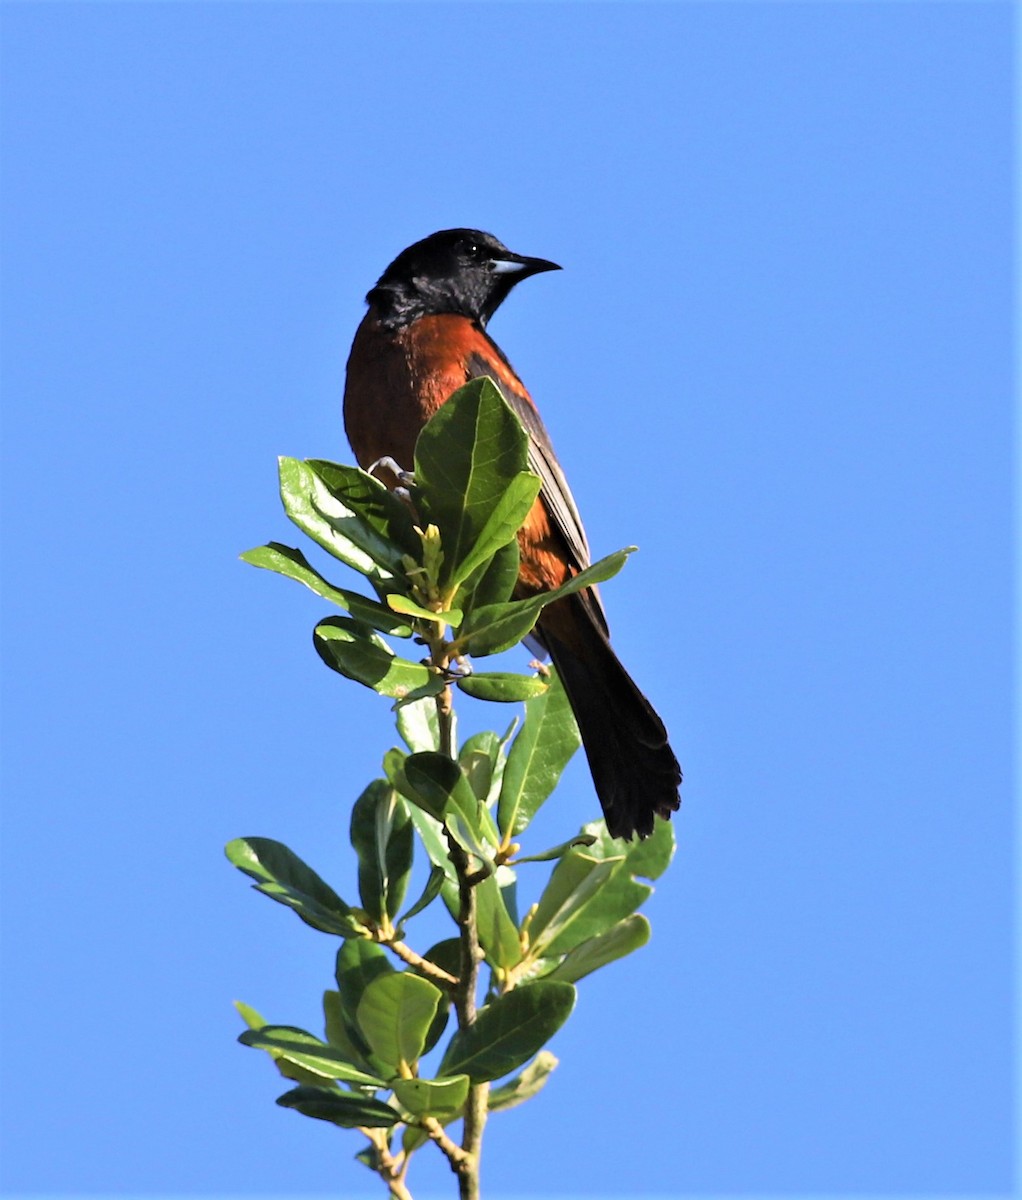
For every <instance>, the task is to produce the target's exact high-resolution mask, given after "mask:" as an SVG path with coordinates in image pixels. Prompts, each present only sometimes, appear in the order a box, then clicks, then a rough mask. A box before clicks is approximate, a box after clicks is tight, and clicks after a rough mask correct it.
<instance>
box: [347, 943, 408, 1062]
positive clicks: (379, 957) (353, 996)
mask: <svg viewBox="0 0 1022 1200" xmlns="http://www.w3.org/2000/svg"><path fill="white" fill-rule="evenodd" d="M394 973H395V972H394V968H393V966H391V962H390V959H389V958H388V957H387V955H386V953H385V951H384V950H383V947H382V946H378V945H377V944H376V943H375V942H367V941H365V940H363V939H361V938H360V939H357V940H356V939H354V938H352V939H349V940H348V941H346V942H345V943H344V945H343V946H341V948H340V950H338V951H337V962H336V965H335V967H334V976H335V978H336V979H337V987H338V988H339V989H340V995H341V1013H342V1015H343V1017H344V1020H345V1021H346V1022H347V1024H348V1027H349V1029H352V1030H354V1031H356V1033H357V1031H358V1006H359V1004H360V1003H361V1002H362V997H363V995H364V994H365V990H366V988H367V987H368V986H369V985H370V984H371V983H372V982H373V981H374V980H375V979H379V978H380V976H381V975H392V974H394ZM359 1040H361V1034H359ZM366 1051H368V1046H366Z"/></svg>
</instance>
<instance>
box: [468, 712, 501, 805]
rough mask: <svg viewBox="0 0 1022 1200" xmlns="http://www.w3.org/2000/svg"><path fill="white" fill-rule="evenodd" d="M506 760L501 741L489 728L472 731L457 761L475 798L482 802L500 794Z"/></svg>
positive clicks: (486, 801)
mask: <svg viewBox="0 0 1022 1200" xmlns="http://www.w3.org/2000/svg"><path fill="white" fill-rule="evenodd" d="M506 761H507V760H506V758H505V755H504V747H503V743H502V742H501V740H500V738H499V737H498V736H497V735H496V734H495V733H494V732H493V731H492V730H491V729H487V730H485V731H484V732H482V733H474V734H473V735H472V736H471V737H470V738H469V739H468V741H467V742H466V743H465V744H464V746H462V748H461V751H460V753H459V754H458V762H459V763H460V764H461V769H462V770H463V771H464V772H465V778H466V779H467V780H468V783H469V787H471V789H472V791H473V793H474V794H475V797H476V799H477V800H479V801H481V802H482V803H483V804H488V803H490V802H491V801H492V800H494V799H496V797H497V796H498V795H499V794H500V781H501V779H502V778H503V775H504V764H505V762H506Z"/></svg>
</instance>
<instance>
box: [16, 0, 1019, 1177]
mask: <svg viewBox="0 0 1022 1200" xmlns="http://www.w3.org/2000/svg"><path fill="white" fill-rule="evenodd" d="M3 23H4V46H3V53H4V60H5V61H4V64H3V68H4V77H5V79H4V97H3V100H4V106H3V107H4V112H3V119H4V147H3V149H4V175H5V189H4V205H5V209H4V233H5V242H6V249H5V262H4V273H3V284H4V305H5V308H4V389H3V400H4V439H5V441H4V452H5V463H4V477H3V486H4V491H5V504H6V512H5V534H6V537H5V552H4V560H3V565H4V580H3V582H4V605H5V607H4V637H5V652H4V660H5V661H4V668H5V674H6V690H5V696H4V739H5V755H4V775H5V780H4V806H3V822H4V825H3V830H4V837H3V852H4V865H3V888H4V892H3V918H4V954H5V959H4V985H5V986H4V1018H3V1042H4V1046H3V1050H4V1066H5V1081H4V1089H3V1090H4V1102H5V1106H6V1107H5V1115H4V1125H3V1136H4V1143H5V1152H4V1161H3V1172H4V1174H3V1186H4V1188H5V1189H6V1193H7V1194H10V1195H13V1194H16V1193H20V1192H33V1191H36V1192H44V1191H48V1192H54V1193H61V1192H67V1193H73V1192H89V1193H94V1194H103V1195H116V1194H118V1193H143V1192H159V1193H202V1192H205V1193H214V1194H225V1193H234V1194H238V1193H252V1194H258V1193H260V1192H266V1193H269V1192H273V1193H277V1194H281V1193H288V1192H291V1193H313V1192H322V1193H325V1192H334V1193H341V1194H345V1195H352V1194H354V1193H359V1194H364V1195H376V1194H378V1192H379V1191H380V1189H379V1186H378V1182H377V1181H376V1180H374V1179H372V1178H371V1177H370V1176H369V1175H368V1173H366V1172H365V1171H364V1168H362V1167H360V1166H358V1165H357V1164H355V1163H353V1162H352V1161H351V1155H352V1154H353V1153H354V1150H355V1149H356V1142H357V1138H355V1137H353V1136H350V1135H345V1134H343V1133H341V1132H336V1133H335V1132H334V1131H333V1130H332V1129H331V1128H330V1127H328V1126H325V1125H321V1124H319V1123H317V1122H312V1121H307V1120H305V1119H303V1118H300V1117H298V1116H297V1115H295V1114H293V1113H288V1112H283V1111H281V1110H279V1109H276V1108H275V1107H274V1105H273V1102H272V1101H273V1097H274V1096H275V1095H276V1094H277V1093H278V1091H279V1090H281V1089H280V1086H279V1081H278V1080H277V1078H276V1076H275V1075H274V1073H273V1072H272V1071H271V1070H270V1068H269V1067H268V1065H267V1064H266V1062H265V1061H264V1060H263V1059H262V1058H261V1057H260V1056H258V1055H256V1054H255V1053H254V1052H253V1051H250V1050H245V1049H242V1048H241V1047H239V1046H237V1045H236V1044H235V1042H234V1038H235V1035H236V1034H237V1033H238V1031H239V1023H238V1021H237V1018H236V1017H235V1015H234V1013H233V1011H232V1009H231V1007H230V1001H231V1000H232V999H233V998H235V997H238V998H242V999H244V1000H246V1001H247V1002H248V1003H250V1004H252V1005H255V1006H256V1007H257V1008H259V1009H260V1010H262V1011H263V1012H264V1013H266V1014H267V1015H268V1016H269V1017H270V1018H271V1019H273V1020H276V1021H281V1022H287V1023H295V1024H300V1025H302V1024H304V1025H315V1024H316V1021H317V1016H316V1002H317V997H318V995H319V993H320V991H321V990H322V988H323V987H325V986H327V985H328V984H329V981H330V976H331V968H332V943H331V942H330V940H329V939H327V938H325V937H323V936H322V935H318V934H315V933H313V932H312V931H311V930H308V929H306V928H305V927H304V926H301V925H300V924H299V923H298V922H297V921H295V920H294V919H293V918H292V917H291V916H290V914H288V913H287V912H285V911H284V910H283V909H280V908H276V907H274V906H272V905H270V904H269V903H267V902H266V901H264V900H263V899H261V898H260V897H257V896H254V895H253V894H251V893H250V892H248V891H247V889H246V887H245V884H244V881H243V880H242V878H241V877H240V876H238V875H237V874H236V873H235V872H234V871H233V870H232V869H231V868H229V867H228V865H227V863H226V861H225V860H224V859H223V857H222V853H221V847H222V845H223V843H224V842H226V841H227V840H228V839H229V838H232V837H234V836H238V835H243V834H263V835H268V836H274V837H278V838H280V839H282V840H284V841H286V842H288V843H289V844H291V845H292V846H293V847H294V848H295V849H296V850H297V851H299V852H300V853H302V854H303V855H305V856H306V857H307V858H309V859H311V860H312V861H313V862H314V863H315V864H316V865H317V866H318V867H319V868H320V870H321V871H322V872H323V873H324V874H326V875H328V876H329V877H330V878H332V879H334V880H336V881H337V882H338V884H339V886H340V887H341V888H342V890H343V889H344V888H345V885H346V883H347V881H348V880H350V877H351V861H350V854H349V851H348V848H347V838H346V828H347V814H348V809H349V807H350V804H351V802H352V800H353V799H354V797H355V796H356V795H357V794H358V792H359V791H360V789H361V787H362V786H363V785H364V783H365V782H366V781H368V780H369V779H370V778H372V777H373V776H374V775H375V774H376V773H377V772H378V766H379V760H380V757H381V755H382V754H383V752H384V751H385V750H386V749H387V748H388V746H390V745H391V744H392V738H393V735H392V732H391V725H390V715H389V713H388V711H387V707H386V704H385V703H384V702H382V701H376V700H374V698H373V697H372V696H370V695H369V694H368V693H363V692H361V691H360V690H359V689H357V687H356V685H354V684H351V685H345V683H344V682H343V681H341V680H339V679H338V678H337V677H335V676H333V675H331V674H330V673H329V672H327V671H326V670H325V669H324V668H323V666H322V665H321V663H320V662H319V660H318V658H317V656H316V655H315V654H314V652H313V650H312V646H311V639H310V630H311V627H312V625H313V624H314V622H315V621H316V620H317V619H318V618H319V617H321V616H322V615H324V614H325V609H324V606H323V605H322V604H321V603H319V602H317V601H316V599H315V598H314V597H313V596H311V594H307V593H305V592H303V591H302V590H301V589H298V588H297V587H295V586H294V585H288V584H286V583H284V582H282V581H279V580H276V579H273V578H271V577H270V576H268V575H266V574H265V573H262V572H256V571H254V570H252V569H251V568H248V567H245V566H244V565H242V564H240V563H239V562H238V561H237V558H236V556H237V554H238V553H239V552H240V551H242V550H244V549H246V548H248V547H250V546H253V545H256V544H258V543H260V542H262V541H265V540H268V539H270V538H278V539H281V540H285V541H287V540H293V539H294V538H295V537H296V536H297V535H295V534H292V533H291V531H290V527H289V526H288V523H287V522H286V520H285V518H284V516H283V514H282V512H281V511H280V509H279V506H278V502H277V499H276V495H275V466H274V459H275V456H276V455H277V454H279V453H288V454H296V455H303V456H310V457H312V456H318V457H336V458H341V459H346V458H347V457H348V452H347V447H346V446H345V444H344V438H343V431H342V427H341V419H340V397H341V390H342V386H343V372H344V362H345V358H346V355H347V351H348V346H349V343H350V338H351V335H352V333H353V331H354V329H355V326H356V324H357V322H358V321H359V319H360V316H361V312H362V297H363V295H364V293H365V291H366V290H367V289H368V287H369V286H370V285H371V284H372V283H373V281H374V280H375V278H376V276H377V275H378V274H379V272H380V271H381V269H382V268H383V267H384V266H385V265H386V263H387V262H388V261H389V260H390V258H391V257H392V256H393V255H394V254H395V253H396V252H397V251H398V250H400V249H401V248H402V247H403V246H405V245H406V244H408V243H409V242H411V241H413V240H415V239H417V238H419V237H421V236H423V235H425V234H427V233H429V232H431V231H432V230H434V229H437V228H445V227H449V226H452V225H460V224H468V225H474V226H479V227H482V228H484V229H488V230H492V231H493V232H495V233H496V234H497V235H498V236H499V237H500V238H502V239H503V240H504V241H506V242H507V243H508V244H509V245H510V246H511V247H512V248H514V249H516V250H519V251H521V252H522V253H526V254H533V255H540V256H543V257H548V258H552V259H554V260H556V261H558V262H560V263H562V264H563V265H564V266H565V268H566V269H565V270H564V272H563V273H560V274H557V275H545V276H542V277H541V278H539V279H536V280H531V281H529V282H528V283H526V284H524V285H523V286H522V287H521V288H520V289H519V290H518V291H517V292H516V293H515V294H514V295H513V297H512V298H511V300H510V301H509V302H508V304H507V305H506V306H505V308H504V309H503V310H502V311H501V312H500V313H499V314H498V316H497V317H496V319H495V320H494V322H493V324H492V326H491V328H492V331H493V332H494V334H495V336H496V337H497V338H498V339H499V340H500V341H501V343H502V345H503V346H504V348H505V349H506V350H507V352H508V354H509V356H510V357H511V359H512V361H513V362H514V363H515V365H516V367H517V368H518V369H519V372H520V373H521V374H522V376H523V377H524V378H525V380H526V382H527V383H528V385H529V386H530V387H531V389H532V392H533V395H534V396H535V397H536V399H537V401H538V402H539V404H540V406H541V407H542V409H543V411H544V414H545V416H546V420H547V424H548V425H549V427H550V430H551V433H552V436H553V439H554V442H555V444H556V446H557V448H558V452H559V454H560V457H561V459H562V462H563V463H564V465H565V468H566V470H567V472H568V474H569V476H570V478H571V481H572V486H573V489H574V491H575V494H576V498H577V500H578V502H579V505H580V508H581V510H582V512H583V514H584V517H585V520H586V524H587V527H588V531H589V536H590V540H591V542H592V543H593V547H594V550H595V552H596V553H598V554H602V553H607V552H609V551H611V550H614V549H616V548H618V547H619V546H622V545H627V544H629V543H631V542H637V543H638V544H639V545H640V546H641V548H642V553H641V554H640V555H638V556H636V557H635V558H634V559H633V560H632V562H631V563H630V565H629V567H628V568H627V569H626V571H625V573H624V574H623V575H622V576H620V577H619V578H618V579H617V580H616V581H614V582H613V583H612V584H611V585H609V586H608V587H607V588H606V589H605V599H606V602H607V605H608V608H609V611H610V615H611V622H612V628H613V630H614V635H615V641H616V643H617V645H618V648H619V651H620V653H621V656H622V657H623V658H624V659H625V661H626V662H627V663H628V664H629V665H630V666H631V668H632V669H633V671H634V673H635V674H636V676H637V677H638V678H639V679H640V680H641V681H642V682H643V684H644V686H646V687H647V689H648V690H649V692H650V693H651V695H652V696H653V697H654V698H655V699H656V702H657V704H658V705H659V707H660V708H661V709H662V711H663V713H664V715H665V717H666V719H667V722H668V724H669V726H670V728H671V730H672V733H673V734H674V739H675V742H676V745H677V748H678V751H679V754H680V757H681V758H682V761H683V763H684V766H685V770H686V786H685V791H684V804H683V807H682V811H681V813H680V814H679V815H678V818H677V832H678V837H679V844H680V849H679V853H678V858H677V861H676V865H675V867H674V868H673V870H672V871H671V872H670V873H669V875H668V876H667V877H666V878H664V879H663V880H662V881H661V883H660V886H659V888H658V890H657V894H656V896H655V898H654V900H653V902H651V904H650V905H649V907H648V910H647V911H648V913H649V916H650V918H651V919H652V922H653V927H654V940H653V942H652V944H651V945H650V946H649V947H648V948H647V949H646V950H644V951H643V952H642V953H641V954H640V955H637V956H636V957H635V958H634V959H632V960H630V961H629V963H628V964H627V965H624V964H622V965H619V966H618V967H616V968H612V969H609V970H607V971H605V972H603V973H602V975H601V976H597V977H594V978H592V979H590V980H587V981H585V982H584V983H583V984H582V988H581V1000H580V1004H579V1008H578V1011H577V1014H576V1016H575V1017H574V1018H573V1020H572V1021H571V1023H570V1024H569V1026H567V1027H566V1028H565V1030H564V1031H563V1032H562V1033H561V1034H560V1035H559V1036H558V1038H557V1039H556V1042H555V1044H554V1049H555V1051H556V1052H557V1053H558V1055H559V1056H560V1057H561V1059H562V1066H561V1068H560V1069H559V1071H558V1072H557V1074H556V1076H555V1077H554V1080H553V1081H552V1083H551V1085H550V1087H549V1088H548V1089H547V1091H546V1093H545V1095H544V1097H543V1098H542V1099H541V1100H538V1101H536V1102H534V1103H533V1104H531V1105H529V1106H526V1107H524V1108H521V1109H518V1110H516V1111H514V1112H513V1113H510V1114H508V1115H506V1116H504V1117H502V1118H500V1119H499V1120H494V1122H493V1125H492V1127H491V1130H490V1134H489V1137H488V1143H487V1151H486V1154H487V1162H486V1173H487V1179H488V1184H489V1192H490V1194H491V1195H494V1196H500V1195H502V1194H511V1193H513V1192H519V1193H523V1194H529V1195H535V1194H540V1193H543V1192H547V1193H551V1194H559V1195H569V1194H571V1195H585V1194H589V1195H592V1194H597V1193H602V1194H604V1195H638V1194H641V1193H653V1192H656V1193H660V1194H667V1193H670V1194H678V1195H682V1194H700V1193H707V1194H712V1193H727V1192H730V1193H738V1192H742V1193H757V1192H761V1193H773V1194H775V1195H777V1194H785V1195H787V1194H796V1193H813V1194H824V1193H838V1192H867V1191H874V1192H884V1193H889V1194H893V1193H908V1192H912V1193H915V1194H917V1195H924V1194H934V1193H938V1192H939V1193H951V1192H959V1193H968V1194H970V1195H979V1194H981V1193H984V1192H997V1191H1006V1190H1007V1189H1008V1187H1009V1178H1010V1170H1011V1151H1010V1124H1009V1118H1010V1093H1011V1075H1010V1049H1011V1040H1010V1018H1011V982H1012V980H1011V973H1010V917H1011V890H1010V868H1011V807H1010V765H1011V759H1010V738H1011V730H1010V725H1009V699H1010V695H1009V687H1010V658H1009V648H1010V619H1011V609H1010V590H1009V589H1010V569H1009V547H1010V534H1011V530H1010V520H1009V495H1010V465H1011V458H1010V455H1011V451H1010V435H1011V413H1010V406H1009V398H1010V389H1011V326H1010V287H1011V277H1010V250H1011V236H1010V235H1011V230H1010V219H1011V213H1010V165H1011V164H1010V124H1009V122H1010V107H1009V99H1010V84H1011V79H1010V72H1011V43H1010V37H1011V9H1010V6H1009V5H1008V4H1002V3H960V4H959V3H913V4H907V3H906V4H899V3H847V4H844V3H815V4H794V3H777V4H773V3H756V4H749V3H745V4H733V5H732V4H729V3H712V4H710V3H702V4H686V3H676V4H661V5H653V4H650V5H646V4H625V3H621V4H591V5H590V4H562V5H555V4H509V5H503V4H496V3H494V4H448V5H432V4H416V5H411V4H387V5H382V4H377V5H368V4H367V5H358V4H339V3H338V4H329V3H321V4H299V3H289V4H283V3H282V4H271V3H266V4H247V3H232V4H214V3H207V4H201V3H196V4H95V3H78V4H69V5H63V4H56V3H31V4H7V5H5V7H4V13H3ZM475 709H476V711H475V712H474V714H473V715H472V717H471V720H472V721H475V722H477V723H479V722H481V721H483V720H484V719H486V718H491V719H492V720H493V722H494V723H496V722H497V721H498V720H501V721H502V720H503V719H504V717H505V713H504V711H503V710H500V711H499V712H494V713H491V711H490V710H485V711H483V710H482V706H480V705H476V706H475ZM596 811H597V810H596V800H595V797H594V795H593V793H592V791H591V787H590V784H589V781H588V777H587V775H586V773H585V771H584V769H583V768H582V766H581V764H578V765H576V766H574V767H573V769H572V771H571V772H570V774H569V776H568V780H567V783H566V786H565V790H564V794H563V796H562V797H561V799H560V801H559V804H558V805H556V806H555V805H551V806H550V809H549V811H548V812H546V813H545V814H544V816H543V820H542V824H541V828H540V831H539V832H538V834H537V841H539V840H542V839H544V838H549V840H550V841H554V840H558V838H559V836H561V837H563V836H567V835H569V834H570V833H571V832H573V831H574V830H575V829H576V828H577V827H578V825H579V824H580V823H581V822H582V821H584V820H587V819H590V818H591V817H592V816H593V815H594V814H595V813H596ZM347 890H348V891H349V894H350V887H348V889H347ZM437 1159H438V1161H437V1162H436V1164H435V1165H434V1166H433V1167H432V1168H431V1169H420V1171H419V1176H418V1180H417V1186H418V1189H419V1191H420V1192H422V1193H423V1194H426V1193H429V1192H432V1193H434V1194H449V1193H450V1186H451V1185H450V1180H449V1178H448V1176H447V1172H446V1169H445V1168H443V1167H442V1165H441V1163H440V1162H439V1156H437ZM420 1160H421V1162H422V1163H423V1168H425V1164H426V1163H427V1162H428V1156H427V1155H421V1156H420Z"/></svg>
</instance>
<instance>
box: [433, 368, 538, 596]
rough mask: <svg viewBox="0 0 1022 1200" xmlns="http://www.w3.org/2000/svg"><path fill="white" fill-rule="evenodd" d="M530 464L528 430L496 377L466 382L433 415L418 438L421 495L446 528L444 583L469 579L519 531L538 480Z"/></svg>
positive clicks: (443, 527) (437, 522) (441, 528)
mask: <svg viewBox="0 0 1022 1200" xmlns="http://www.w3.org/2000/svg"><path fill="white" fill-rule="evenodd" d="M527 465H528V438H527V436H526V434H525V431H524V430H523V429H522V426H521V422H520V421H519V420H518V418H517V417H516V416H515V414H514V413H513V412H512V411H511V409H510V407H509V406H508V405H507V403H506V401H505V400H504V398H503V397H502V396H501V394H500V392H499V391H498V389H497V387H496V385H495V384H494V383H493V382H492V380H489V379H477V380H473V381H472V382H471V383H468V384H466V385H465V386H464V387H462V388H459V389H458V391H456V392H455V393H454V394H453V395H452V396H451V397H449V398H448V400H447V401H446V402H445V403H444V404H443V405H441V407H440V409H439V411H438V412H437V413H436V414H435V415H434V416H433V417H432V418H431V419H430V421H429V422H428V423H427V425H426V426H425V428H424V429H423V430H422V433H421V434H420V435H419V440H418V442H417V443H416V446H415V481H416V488H415V497H416V502H417V504H418V506H419V508H420V510H421V511H422V513H423V517H424V519H426V520H428V521H431V522H433V523H434V524H436V525H437V526H439V528H440V532H441V537H442V541H443V546H444V555H445V558H444V565H443V572H442V583H444V584H445V585H448V584H450V583H451V582H452V581H453V582H458V581H460V580H463V579H466V578H467V577H468V575H470V574H471V573H472V570H474V569H478V568H481V567H482V565H483V563H485V562H486V561H487V560H488V559H489V558H491V557H492V556H493V555H494V554H495V553H496V552H497V551H498V550H499V549H500V548H501V547H502V546H503V545H506V544H507V543H508V542H510V541H511V540H512V539H513V538H514V536H515V534H516V532H517V529H518V526H519V525H520V524H521V523H522V521H523V520H524V519H525V515H526V514H527V513H528V510H529V507H531V503H532V501H531V500H529V499H528V490H529V489H532V488H536V487H537V486H538V480H537V481H536V483H533V482H531V480H532V479H533V478H534V477H532V476H529V475H528V473H527ZM523 476H525V478H522V477H523ZM519 514H520V515H519ZM516 520H517V524H515V523H514V522H515V521H516Z"/></svg>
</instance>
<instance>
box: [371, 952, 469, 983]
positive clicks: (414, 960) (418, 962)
mask: <svg viewBox="0 0 1022 1200" xmlns="http://www.w3.org/2000/svg"><path fill="white" fill-rule="evenodd" d="M383 945H384V946H387V947H388V948H389V949H391V950H393V951H394V953H395V954H396V955H397V956H398V958H400V959H401V961H402V962H406V963H407V964H408V965H409V966H410V967H414V968H415V969H416V970H417V971H421V972H422V974H423V975H427V976H428V977H429V978H430V979H435V980H436V981H437V982H438V983H442V984H443V985H444V986H445V987H452V986H453V985H454V984H456V983H457V982H458V981H457V979H455V978H454V976H453V975H451V974H449V973H448V972H447V971H445V970H444V969H443V967H438V966H437V965H436V963H433V962H430V961H429V959H428V958H423V957H422V955H421V954H416V953H415V951H414V950H413V949H412V948H411V946H406V945H405V944H404V942H384V943H383Z"/></svg>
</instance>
